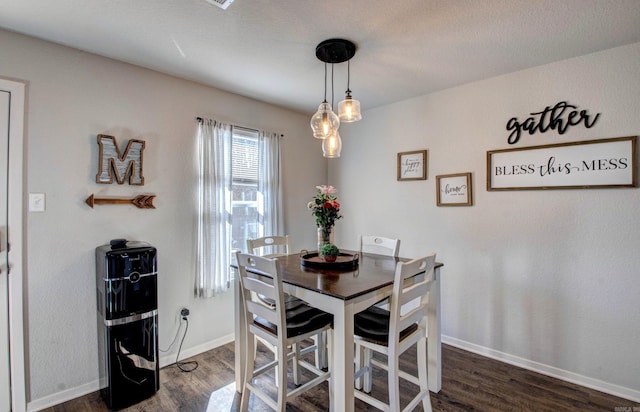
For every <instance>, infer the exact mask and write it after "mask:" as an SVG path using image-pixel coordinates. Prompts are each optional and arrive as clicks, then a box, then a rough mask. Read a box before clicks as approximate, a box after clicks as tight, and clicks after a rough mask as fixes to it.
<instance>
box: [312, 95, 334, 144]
mask: <svg viewBox="0 0 640 412" xmlns="http://www.w3.org/2000/svg"><path fill="white" fill-rule="evenodd" d="M338 127H340V119H338V116H337V115H336V114H335V113H334V112H333V110H332V109H331V105H330V104H329V103H327V102H326V101H325V102H322V103H321V104H320V106H318V111H317V112H316V114H314V115H313V117H311V130H313V137H315V138H316V139H323V140H324V139H327V138H328V137H329V136H331V135H332V134H334V133H335V132H337V131H338Z"/></svg>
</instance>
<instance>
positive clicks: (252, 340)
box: [240, 335, 256, 412]
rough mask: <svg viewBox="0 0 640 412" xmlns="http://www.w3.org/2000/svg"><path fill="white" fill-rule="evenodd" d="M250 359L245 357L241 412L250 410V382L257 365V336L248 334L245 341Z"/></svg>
mask: <svg viewBox="0 0 640 412" xmlns="http://www.w3.org/2000/svg"><path fill="white" fill-rule="evenodd" d="M245 345H246V350H245V353H246V354H247V357H248V359H245V363H244V382H242V398H241V400H240V412H247V411H248V410H249V397H250V396H251V391H250V390H249V388H248V383H249V382H251V380H252V379H253V368H254V367H255V359H256V336H255V335H253V336H247V339H246V341H245Z"/></svg>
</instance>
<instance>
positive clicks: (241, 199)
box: [231, 128, 262, 251]
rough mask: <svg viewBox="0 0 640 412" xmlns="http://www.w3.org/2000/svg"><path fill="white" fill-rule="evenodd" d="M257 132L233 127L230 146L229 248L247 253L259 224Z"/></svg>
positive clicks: (256, 235)
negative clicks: (248, 245) (248, 243)
mask: <svg viewBox="0 0 640 412" xmlns="http://www.w3.org/2000/svg"><path fill="white" fill-rule="evenodd" d="M258 165H259V156H258V132H257V131H250V130H245V129H240V128H234V130H233V134H232V143H231V248H232V249H240V250H242V251H246V245H247V239H250V238H256V237H260V236H262V233H261V230H260V227H259V225H258V218H259V216H258Z"/></svg>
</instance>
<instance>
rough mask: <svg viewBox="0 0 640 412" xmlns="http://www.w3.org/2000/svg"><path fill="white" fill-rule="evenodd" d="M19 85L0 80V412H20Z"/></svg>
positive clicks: (21, 118)
mask: <svg viewBox="0 0 640 412" xmlns="http://www.w3.org/2000/svg"><path fill="white" fill-rule="evenodd" d="M23 122H24V84H22V83H16V82H13V81H7V80H4V79H0V412H7V411H14V412H21V411H24V410H26V391H25V373H24V331H23V317H22V267H23V265H22V263H23V262H22V259H23V257H22V230H23V227H22V196H23V194H22V176H23V173H22V153H23V148H22V145H23V136H22V133H23Z"/></svg>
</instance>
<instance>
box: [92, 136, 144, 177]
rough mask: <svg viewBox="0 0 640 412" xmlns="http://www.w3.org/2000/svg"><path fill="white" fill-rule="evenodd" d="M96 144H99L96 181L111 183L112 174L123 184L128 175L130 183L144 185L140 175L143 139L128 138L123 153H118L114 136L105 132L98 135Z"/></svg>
mask: <svg viewBox="0 0 640 412" xmlns="http://www.w3.org/2000/svg"><path fill="white" fill-rule="evenodd" d="M98 146H100V164H99V166H98V174H97V175H96V182H97V183H104V184H111V183H113V175H114V174H115V176H116V181H117V182H118V184H120V185H121V184H123V183H124V181H125V179H126V178H127V176H129V184H130V185H138V186H142V185H144V176H142V152H143V151H144V141H143V140H135V139H131V140H129V143H127V148H126V149H125V151H124V154H123V155H121V154H120V150H119V149H118V144H117V143H116V138H115V137H113V136H109V135H106V134H99V135H98Z"/></svg>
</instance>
